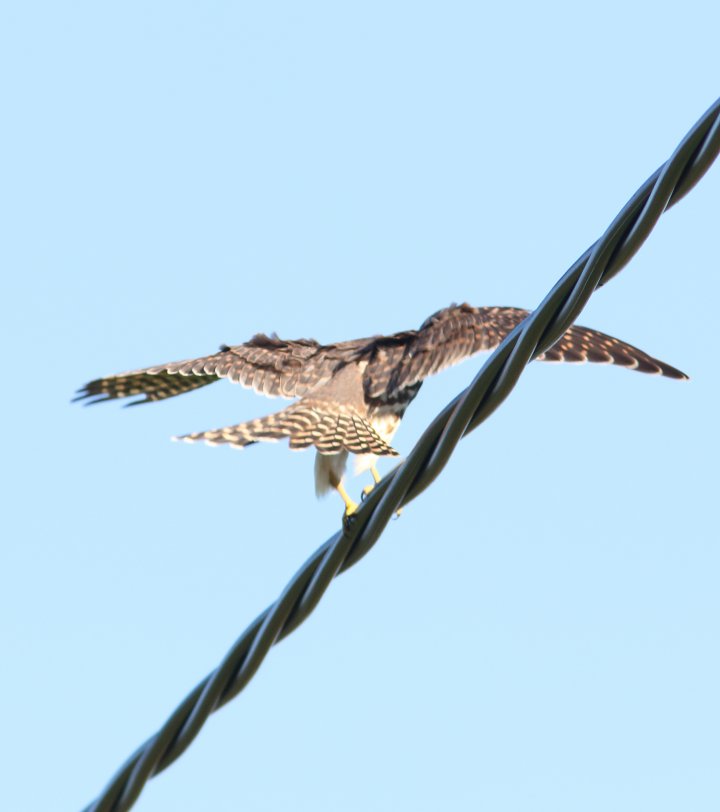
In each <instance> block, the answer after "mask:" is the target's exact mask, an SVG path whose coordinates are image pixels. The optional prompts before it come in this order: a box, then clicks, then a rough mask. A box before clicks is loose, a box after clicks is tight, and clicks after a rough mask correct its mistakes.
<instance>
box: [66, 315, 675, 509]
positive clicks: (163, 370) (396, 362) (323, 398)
mask: <svg viewBox="0 0 720 812" xmlns="http://www.w3.org/2000/svg"><path fill="white" fill-rule="evenodd" d="M529 312H530V311H528V310H524V309H522V308H517V307H474V306H472V305H469V304H467V303H463V304H459V305H458V304H453V305H450V306H449V307H446V308H443V309H441V310H438V311H437V312H436V313H433V314H432V315H431V316H429V317H428V318H427V319H426V320H425V321H424V322H423V323H422V324H421V326H420V327H419V328H418V329H417V330H404V331H401V332H398V333H393V334H391V335H375V336H370V337H368V338H358V339H353V340H351V341H341V342H337V343H334V344H320V343H319V342H317V341H316V340H315V339H306V338H301V339H296V340H290V341H288V340H283V339H281V338H279V337H278V336H277V335H276V334H275V333H273V334H272V335H266V334H264V333H257V334H256V335H254V336H253V337H252V338H251V339H250V340H249V341H247V342H246V343H244V344H237V345H234V346H229V345H227V344H222V345H221V346H220V349H219V351H218V352H216V353H214V354H212V355H206V356H202V357H200V358H193V359H188V360H184V361H171V362H169V363H165V364H159V365H156V366H151V367H146V368H144V369H138V370H135V371H132V372H123V373H121V374H118V375H110V376H108V377H104V378H97V379H95V380H93V381H90V382H89V383H87V384H85V386H84V387H82V388H81V389H80V390H78V393H77V397H76V398H75V399H74V400H80V401H82V400H84V401H86V403H87V405H89V404H92V403H99V402H103V401H107V400H115V399H119V398H128V397H134V396H141V397H140V398H139V399H137V400H133V401H131V402H130V403H127V404H126V405H128V406H134V405H137V404H140V403H149V402H154V401H158V400H165V399H167V398H170V397H175V396H176V395H181V394H183V393H185V392H190V391H192V390H194V389H200V388H201V387H203V386H207V385H208V384H211V383H215V382H216V381H219V380H221V379H227V380H229V381H230V382H232V383H237V384H240V385H241V386H244V387H246V388H250V389H253V390H255V392H257V393H259V394H261V395H265V396H267V397H280V398H288V399H295V402H293V403H292V404H290V405H289V406H287V407H286V408H284V409H282V410H281V411H279V412H275V413H273V414H269V415H266V416H264V417H260V418H257V419H255V420H250V421H248V422H244V423H239V424H238V425H235V426H228V427H225V428H219V429H213V430H210V431H200V432H194V433H191V434H185V435H181V436H180V437H174V438H173V439H176V440H183V441H185V442H191V443H194V442H199V441H204V442H206V443H208V444H209V445H229V446H234V447H236V448H244V447H246V446H250V445H253V444H255V443H258V442H265V441H273V440H280V439H283V438H286V437H287V438H288V440H289V446H290V448H291V449H304V448H308V447H310V446H314V447H315V449H316V456H315V491H316V494H317V495H318V496H322V495H324V494H326V493H328V492H330V491H332V490H335V491H337V492H338V493H339V495H340V496H341V498H342V500H343V502H344V503H345V515H346V516H350V515H352V514H353V513H354V512H355V510H356V509H357V507H358V505H357V503H356V502H354V501H353V500H352V499H351V497H350V496H349V494H348V492H347V490H346V489H345V486H344V484H343V482H344V474H345V470H346V466H347V461H348V457H349V455H350V454H353V455H356V466H355V470H356V473H360V472H363V471H368V470H369V471H370V473H371V474H372V477H373V480H374V483H373V485H369V486H368V487H367V488H365V490H364V491H363V493H367V492H369V490H371V489H372V488H373V487H374V484H376V483H378V482H379V481H380V474H379V473H378V470H377V467H376V462H377V459H378V457H384V456H397V455H398V452H397V451H396V450H395V449H394V448H393V447H392V445H391V442H392V440H393V437H394V435H395V432H396V431H397V429H398V427H399V425H400V421H401V420H402V418H403V416H404V414H405V411H406V409H407V408H408V406H409V405H410V403H411V402H412V401H413V400H414V398H415V397H416V395H417V394H418V392H419V390H420V387H421V386H422V384H423V381H424V380H425V378H427V377H428V376H430V375H434V374H435V373H437V372H440V371H441V370H443V369H446V368H447V367H450V366H453V365H454V364H457V363H458V362H460V361H462V360H464V359H466V358H469V357H471V356H473V355H475V354H476V353H479V352H482V351H489V350H492V349H494V348H495V347H497V346H498V345H499V344H500V342H501V341H502V340H503V339H504V338H505V336H506V335H508V333H510V332H511V331H512V330H513V329H514V328H515V327H516V326H517V325H518V324H520V323H521V322H522V321H523V320H524V319H525V318H526V317H527V316H528V315H529ZM537 360H539V361H565V362H570V363H581V362H586V361H587V362H591V363H599V364H615V365H617V366H621V367H626V368H628V369H634V370H637V371H639V372H645V373H650V374H656V375H663V376H665V377H668V378H674V379H679V380H682V379H687V377H688V376H687V375H685V373H683V372H681V371H680V370H678V369H675V367H672V366H670V365H669V364H666V363H664V362H663V361H659V360H658V359H657V358H653V357H652V356H650V355H648V354H647V353H645V352H643V351H642V350H640V349H638V348H637V347H633V346H632V345H630V344H627V343H625V342H624V341H621V340H620V339H617V338H613V337H612V336H609V335H606V334H605V333H601V332H599V331H597V330H592V329H589V328H587V327H580V326H577V325H574V326H572V327H570V328H569V329H568V330H567V332H565V333H564V334H563V335H562V336H561V338H560V339H559V340H558V341H557V342H556V343H555V344H554V345H553V346H552V347H551V348H550V349H548V350H546V351H545V352H544V353H542V354H541V355H539V356H538V358H537Z"/></svg>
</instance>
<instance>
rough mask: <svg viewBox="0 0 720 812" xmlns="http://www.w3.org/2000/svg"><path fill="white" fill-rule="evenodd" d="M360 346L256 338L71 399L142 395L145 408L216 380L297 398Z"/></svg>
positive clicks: (105, 383) (90, 387)
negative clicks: (149, 403) (148, 403)
mask: <svg viewBox="0 0 720 812" xmlns="http://www.w3.org/2000/svg"><path fill="white" fill-rule="evenodd" d="M363 343H364V342H362V341H361V342H354V341H347V342H344V343H341V344H329V345H321V344H319V343H318V342H317V341H314V340H313V339H298V340H297V341H284V340H282V339H280V338H278V337H277V336H266V335H264V334H262V333H259V334H258V335H256V336H254V337H253V338H252V339H250V341H248V342H247V343H245V344H238V345H235V346H232V347H228V346H225V345H223V346H222V347H221V349H220V352H217V353H215V354H214V355H207V356H204V357H201V358H191V359H188V360H185V361H173V362H170V363H167V364H160V365H158V366H153V367H147V368H145V369H139V370H135V371H134V372H125V373H121V374H119V375H110V376H108V377H106V378H97V379H96V380H94V381H90V382H89V383H87V384H85V386H84V387H83V388H82V389H81V390H80V391H79V393H78V397H77V398H75V399H76V400H84V399H87V398H93V400H90V401H89V402H90V403H98V402H100V401H105V400H115V399H117V398H124V397H129V396H134V395H143V396H144V397H142V398H141V399H140V400H136V401H134V402H133V403H147V402H150V401H155V400H163V399H165V398H169V397H173V396H174V395H179V394H182V393H183V392H188V391H191V390H193V389H198V388H200V387H201V386H206V385H207V384H209V383H213V382H215V381H218V380H220V379H221V378H227V379H228V380H229V381H231V382H232V383H239V384H240V385H241V386H245V387H247V388H252V389H254V390H255V391H256V392H258V393H259V394H262V395H266V396H268V397H285V398H294V397H302V396H303V395H304V394H306V393H307V392H309V391H311V390H312V389H314V388H316V387H318V386H321V385H322V384H323V383H326V382H327V381H329V380H330V379H331V377H332V375H333V373H334V372H335V370H336V369H337V368H338V367H339V366H341V365H343V364H345V363H347V362H348V361H349V360H351V359H352V358H353V357H354V356H355V355H356V354H357V352H358V350H359V349H360V347H361V346H362V345H363ZM129 405H133V404H129Z"/></svg>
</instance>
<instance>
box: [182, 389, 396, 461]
mask: <svg viewBox="0 0 720 812" xmlns="http://www.w3.org/2000/svg"><path fill="white" fill-rule="evenodd" d="M284 437H288V438H289V440H290V448H293V449H300V448H308V447H309V446H315V448H316V449H317V450H318V451H319V452H320V453H321V454H337V453H338V452H339V451H343V450H344V451H350V452H351V453H353V454H377V455H381V456H387V455H390V456H395V455H397V451H395V449H394V448H392V446H390V445H388V443H386V442H385V441H384V440H383V439H382V438H381V437H380V435H379V434H378V433H377V432H376V431H375V429H374V428H373V427H372V426H371V425H370V423H369V422H368V421H367V420H366V419H365V418H364V417H363V416H362V415H360V414H359V413H358V412H356V411H355V410H354V409H352V408H351V407H348V406H343V405H341V404H334V403H333V404H330V403H327V402H325V401H320V400H312V399H309V398H304V399H303V400H300V401H298V402H297V403H294V404H292V406H288V407H287V408H286V409H283V410H282V411H281V412H276V413H275V414H270V415H267V416H265V417H259V418H257V419H256V420H250V421H248V422H247V423H240V424H238V425H236V426H228V427H227V428H222V429H214V430H212V431H200V432H195V433H193V434H185V435H183V436H181V437H175V438H174V439H176V440H184V441H185V442H188V443H194V442H200V441H202V442H205V443H207V444H208V445H231V446H234V447H236V448H244V447H245V446H248V445H252V444H253V443H258V442H267V441H277V440H281V439H283V438H284Z"/></svg>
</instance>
